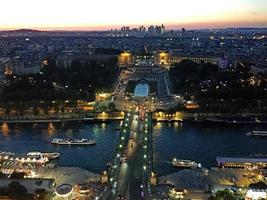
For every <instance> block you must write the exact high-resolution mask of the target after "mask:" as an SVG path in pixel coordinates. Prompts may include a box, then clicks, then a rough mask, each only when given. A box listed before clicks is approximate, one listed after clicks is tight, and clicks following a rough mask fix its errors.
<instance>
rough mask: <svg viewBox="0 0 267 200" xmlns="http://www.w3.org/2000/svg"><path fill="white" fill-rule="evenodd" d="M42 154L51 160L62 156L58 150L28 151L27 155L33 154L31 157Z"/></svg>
mask: <svg viewBox="0 0 267 200" xmlns="http://www.w3.org/2000/svg"><path fill="white" fill-rule="evenodd" d="M40 155H42V156H43V157H46V158H48V159H49V160H52V159H56V158H58V157H59V156H60V153H58V152H44V153H42V152H38V151H34V152H28V153H27V156H31V157H35V156H40Z"/></svg>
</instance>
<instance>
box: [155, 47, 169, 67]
mask: <svg viewBox="0 0 267 200" xmlns="http://www.w3.org/2000/svg"><path fill="white" fill-rule="evenodd" d="M170 61H171V60H170V54H169V53H168V52H165V51H160V52H156V53H155V54H154V63H155V65H156V66H160V67H163V68H166V69H169V67H170V64H171V63H170Z"/></svg>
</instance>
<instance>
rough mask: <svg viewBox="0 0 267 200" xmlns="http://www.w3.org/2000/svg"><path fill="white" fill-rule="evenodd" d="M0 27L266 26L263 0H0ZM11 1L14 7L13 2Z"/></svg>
mask: <svg viewBox="0 0 267 200" xmlns="http://www.w3.org/2000/svg"><path fill="white" fill-rule="evenodd" d="M1 4H2V6H1V7H2V8H6V9H3V11H2V12H1V13H0V30H12V29H20V28H33V29H40V30H108V29H112V28H113V29H115V28H120V27H121V26H130V27H136V26H139V25H145V26H148V25H150V24H164V25H166V28H167V29H180V28H182V27H185V28H188V29H203V28H231V27H267V13H266V12H265V11H266V9H267V2H266V1H264V0H255V1H252V0H236V1H234V2H233V1H230V0H226V1H222V0H203V1H197V0H188V1H177V0H176V1H173V0H166V1H164V2H158V1H153V2H152V1H145V2H144V1H141V0H137V1H135V2H134V3H132V4H129V3H125V2H124V1H122V0H117V1H116V2H114V1H107V0H100V1H97V2H85V1H82V0H76V1H72V0H69V1H64V3H63V1H61V0H59V1H57V2H54V1H52V0H48V1H45V2H38V3H37V2H36V1H33V0H28V1H18V0H11V1H4V2H2V3H1ZM14 5H16V7H14Z"/></svg>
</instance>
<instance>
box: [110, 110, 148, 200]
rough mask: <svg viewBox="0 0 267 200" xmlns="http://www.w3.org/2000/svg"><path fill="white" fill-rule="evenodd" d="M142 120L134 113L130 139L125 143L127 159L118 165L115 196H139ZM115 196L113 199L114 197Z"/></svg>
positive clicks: (136, 197) (138, 197)
mask: <svg viewBox="0 0 267 200" xmlns="http://www.w3.org/2000/svg"><path fill="white" fill-rule="evenodd" d="M143 127H144V126H143V122H142V121H141V120H140V119H139V117H138V115H137V114H135V115H134V117H133V121H132V125H131V132H130V139H129V141H128V145H127V149H126V152H127V154H126V155H127V157H128V161H127V162H123V163H122V164H121V166H120V172H119V175H118V180H117V191H116V198H118V197H120V196H128V197H129V199H130V200H131V199H133V200H136V199H142V198H141V193H142V191H141V190H142V189H141V187H140V186H141V185H142V183H143V164H144V162H143V160H144V159H143V148H142V138H143V135H142V134H141V129H143ZM116 198H115V199H116Z"/></svg>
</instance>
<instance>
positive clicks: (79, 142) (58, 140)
mask: <svg viewBox="0 0 267 200" xmlns="http://www.w3.org/2000/svg"><path fill="white" fill-rule="evenodd" d="M51 143H52V144H60V145H94V144H96V142H95V140H88V139H84V138H83V139H69V138H54V139H53V140H52V142H51Z"/></svg>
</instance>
